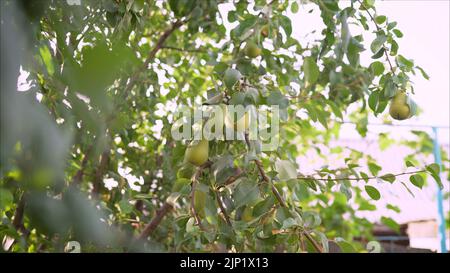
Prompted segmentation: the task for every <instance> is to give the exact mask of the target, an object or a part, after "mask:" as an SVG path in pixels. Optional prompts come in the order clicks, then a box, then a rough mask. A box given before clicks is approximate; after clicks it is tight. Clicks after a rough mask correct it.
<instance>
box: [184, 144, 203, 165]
mask: <svg viewBox="0 0 450 273" xmlns="http://www.w3.org/2000/svg"><path fill="white" fill-rule="evenodd" d="M184 156H185V160H186V161H187V162H189V163H191V164H194V165H195V166H201V165H203V164H205V163H206V161H207V160H208V157H209V143H208V140H206V139H202V140H200V142H199V143H198V144H195V145H189V147H187V149H186V153H185V154H184Z"/></svg>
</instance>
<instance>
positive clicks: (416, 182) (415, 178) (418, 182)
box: [409, 174, 425, 189]
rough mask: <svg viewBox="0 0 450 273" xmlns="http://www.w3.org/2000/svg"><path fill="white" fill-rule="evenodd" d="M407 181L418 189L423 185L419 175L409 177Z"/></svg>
mask: <svg viewBox="0 0 450 273" xmlns="http://www.w3.org/2000/svg"><path fill="white" fill-rule="evenodd" d="M409 181H411V183H412V184H413V185H414V186H416V187H418V188H419V189H421V188H422V187H423V185H424V183H425V181H424V180H423V177H422V176H421V175H420V174H414V175H411V176H410V177H409Z"/></svg>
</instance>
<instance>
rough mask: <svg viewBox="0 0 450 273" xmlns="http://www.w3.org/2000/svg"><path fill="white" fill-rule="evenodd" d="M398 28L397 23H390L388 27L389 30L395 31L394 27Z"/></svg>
mask: <svg viewBox="0 0 450 273" xmlns="http://www.w3.org/2000/svg"><path fill="white" fill-rule="evenodd" d="M396 26H397V22H390V23H389V24H388V25H387V29H388V30H391V29H393V28H394V27H396Z"/></svg>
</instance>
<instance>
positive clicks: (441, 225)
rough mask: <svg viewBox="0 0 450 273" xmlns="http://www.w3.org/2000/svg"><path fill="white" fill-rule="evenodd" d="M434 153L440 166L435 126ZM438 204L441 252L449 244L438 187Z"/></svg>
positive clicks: (439, 152) (444, 250) (434, 128)
mask: <svg viewBox="0 0 450 273" xmlns="http://www.w3.org/2000/svg"><path fill="white" fill-rule="evenodd" d="M433 133H434V138H433V154H434V161H435V162H436V164H438V165H439V166H441V165H442V160H441V150H440V148H439V141H438V129H437V128H436V127H433ZM437 205H438V218H439V219H438V224H439V237H440V243H441V253H446V252H447V245H446V239H445V218H444V206H443V198H442V191H441V189H440V188H439V186H438V187H437Z"/></svg>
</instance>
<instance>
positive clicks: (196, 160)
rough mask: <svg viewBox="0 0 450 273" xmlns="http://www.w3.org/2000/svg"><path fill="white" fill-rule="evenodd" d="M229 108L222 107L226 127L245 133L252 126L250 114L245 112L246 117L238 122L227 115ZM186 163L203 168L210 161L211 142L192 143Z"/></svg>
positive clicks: (204, 140) (187, 151)
mask: <svg viewBox="0 0 450 273" xmlns="http://www.w3.org/2000/svg"><path fill="white" fill-rule="evenodd" d="M226 109H227V108H226V107H225V105H223V106H222V111H223V114H224V122H225V126H226V127H229V128H231V127H234V130H236V131H237V132H240V133H242V132H245V131H246V130H247V129H248V128H249V126H250V113H249V112H245V113H244V115H242V116H241V117H239V118H238V120H237V121H236V122H233V121H234V118H232V117H231V115H228V114H227V110H226ZM184 156H185V161H187V162H189V163H191V164H193V165H195V166H201V165H203V164H205V163H206V161H208V157H209V142H208V140H206V139H202V140H200V141H195V142H193V143H191V144H190V145H189V146H188V147H187V149H186V152H185V155H184Z"/></svg>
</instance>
